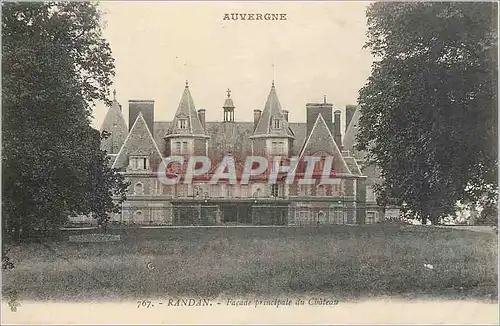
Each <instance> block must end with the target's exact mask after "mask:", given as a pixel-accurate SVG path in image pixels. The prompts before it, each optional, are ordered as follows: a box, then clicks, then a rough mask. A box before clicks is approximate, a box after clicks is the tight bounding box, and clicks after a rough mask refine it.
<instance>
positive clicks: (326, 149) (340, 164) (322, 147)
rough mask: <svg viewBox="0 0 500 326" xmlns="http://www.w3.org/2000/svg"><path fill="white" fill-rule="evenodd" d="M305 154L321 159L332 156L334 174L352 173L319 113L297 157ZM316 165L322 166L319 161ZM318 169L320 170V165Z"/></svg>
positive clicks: (302, 156)
mask: <svg viewBox="0 0 500 326" xmlns="http://www.w3.org/2000/svg"><path fill="white" fill-rule="evenodd" d="M305 156H320V157H321V158H322V160H323V161H324V159H326V158H327V157H333V163H332V168H333V171H334V172H335V173H336V174H339V175H340V174H343V175H345V174H352V172H351V171H350V170H349V167H348V165H347V164H346V162H345V160H344V157H343V156H342V153H341V151H340V149H339V147H338V146H337V143H336V142H335V139H334V137H333V135H332V133H331V131H330V129H329V128H328V125H327V123H326V121H325V119H324V118H323V115H322V114H321V113H320V114H318V117H317V118H316V121H315V123H314V125H313V127H312V130H311V132H310V133H309V135H308V136H307V139H306V141H305V142H304V145H303V146H302V148H301V150H300V152H299V158H301V159H302V158H304V157H305ZM318 166H322V164H321V161H320V162H319V163H318ZM319 170H320V171H322V167H321V168H320V169H319Z"/></svg>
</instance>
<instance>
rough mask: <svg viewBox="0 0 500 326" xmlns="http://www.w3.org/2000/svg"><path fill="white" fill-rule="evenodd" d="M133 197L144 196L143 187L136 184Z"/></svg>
mask: <svg viewBox="0 0 500 326" xmlns="http://www.w3.org/2000/svg"><path fill="white" fill-rule="evenodd" d="M134 195H144V185H143V184H142V183H140V182H137V183H136V184H135V186H134Z"/></svg>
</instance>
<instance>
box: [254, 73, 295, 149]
mask: <svg viewBox="0 0 500 326" xmlns="http://www.w3.org/2000/svg"><path fill="white" fill-rule="evenodd" d="M256 117H257V119H258V121H256V122H255V129H254V132H253V135H252V136H250V139H252V141H253V153H254V155H266V156H275V155H279V156H288V153H289V150H290V147H291V144H292V140H293V139H294V138H295V137H294V135H293V132H292V131H291V130H290V127H289V126H288V120H287V118H286V115H285V112H284V111H283V110H282V108H281V104H280V102H279V99H278V95H277V93H276V87H275V86H274V81H273V83H272V86H271V91H270V92H269V95H268V97H267V101H266V104H265V106H264V110H262V112H260V111H259V112H258V115H256Z"/></svg>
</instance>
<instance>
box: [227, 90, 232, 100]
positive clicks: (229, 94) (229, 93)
mask: <svg viewBox="0 0 500 326" xmlns="http://www.w3.org/2000/svg"><path fill="white" fill-rule="evenodd" d="M230 97H231V89H229V88H228V89H227V98H230Z"/></svg>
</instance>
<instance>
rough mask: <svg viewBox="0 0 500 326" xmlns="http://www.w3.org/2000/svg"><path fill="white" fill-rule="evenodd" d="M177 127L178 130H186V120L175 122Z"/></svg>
mask: <svg viewBox="0 0 500 326" xmlns="http://www.w3.org/2000/svg"><path fill="white" fill-rule="evenodd" d="M177 126H178V127H179V129H186V128H187V119H179V120H177Z"/></svg>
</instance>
